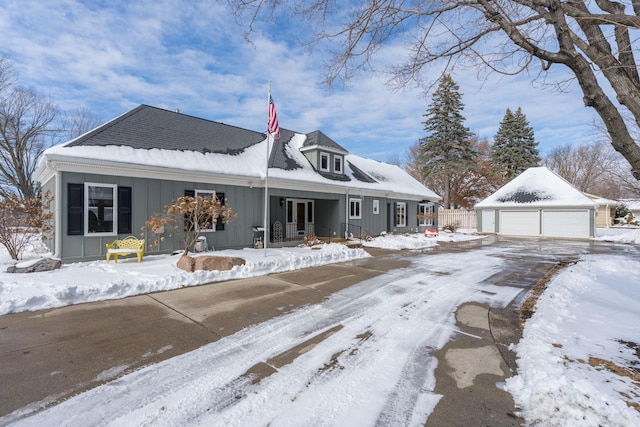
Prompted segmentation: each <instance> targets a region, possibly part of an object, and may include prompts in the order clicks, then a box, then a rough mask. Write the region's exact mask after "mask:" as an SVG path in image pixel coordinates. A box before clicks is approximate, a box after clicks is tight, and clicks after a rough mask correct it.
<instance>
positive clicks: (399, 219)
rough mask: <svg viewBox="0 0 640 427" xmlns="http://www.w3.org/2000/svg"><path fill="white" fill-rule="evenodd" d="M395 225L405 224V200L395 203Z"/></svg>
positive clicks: (401, 225)
mask: <svg viewBox="0 0 640 427" xmlns="http://www.w3.org/2000/svg"><path fill="white" fill-rule="evenodd" d="M396 226H398V227H406V226H407V204H406V203H405V202H398V203H396Z"/></svg>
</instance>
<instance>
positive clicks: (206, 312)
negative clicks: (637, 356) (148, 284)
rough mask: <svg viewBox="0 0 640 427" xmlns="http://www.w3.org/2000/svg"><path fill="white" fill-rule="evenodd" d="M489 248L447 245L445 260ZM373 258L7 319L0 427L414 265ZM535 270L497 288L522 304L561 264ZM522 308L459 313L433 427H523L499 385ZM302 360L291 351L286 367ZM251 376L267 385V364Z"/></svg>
mask: <svg viewBox="0 0 640 427" xmlns="http://www.w3.org/2000/svg"><path fill="white" fill-rule="evenodd" d="M481 244H483V243H475V244H474V243H471V244H467V245H457V246H456V245H455V244H452V245H446V244H445V245H442V247H440V248H439V249H438V251H439V252H442V251H447V250H451V251H464V250H470V249H472V248H473V246H474V245H481ZM370 252H371V253H372V255H374V257H373V258H368V259H363V260H358V261H350V262H347V263H341V264H332V265H326V266H322V267H314V268H309V269H304V270H298V271H292V272H287V273H278V274H272V275H269V276H265V277H257V278H252V279H242V280H236V281H234V282H233V283H232V286H231V285H230V284H229V283H215V284H210V285H203V286H197V287H188V288H183V289H179V290H175V291H169V292H161V293H154V294H148V295H141V296H136V297H131V298H126V299H122V300H115V301H104V302H98V303H88V304H81V305H76V306H69V307H64V308H59V309H53V310H45V311H40V312H25V313H17V314H11V315H6V316H0V384H1V385H2V386H0V425H3V424H8V423H10V422H11V421H12V420H15V419H17V418H19V417H20V414H18V413H13V412H14V411H16V410H19V409H21V408H24V409H25V412H27V413H30V412H33V411H37V410H38V409H40V408H44V407H47V406H48V405H53V404H56V403H58V402H60V401H61V400H64V399H66V398H68V397H70V396H73V395H76V394H78V393H80V392H82V391H83V390H87V389H90V388H93V387H96V386H98V385H100V384H102V383H105V382H107V381H109V380H112V379H114V378H117V377H118V376H120V375H123V374H125V373H127V372H131V371H134V370H137V369H139V368H141V367H143V366H146V365H149V364H152V363H155V362H158V361H161V360H164V359H168V358H171V357H174V356H176V355H179V354H183V353H186V352H188V351H191V350H194V349H196V348H199V347H201V346H203V345H205V344H207V343H210V342H213V341H216V340H218V339H220V338H221V337H224V336H228V335H232V334H233V333H235V332H237V331H239V330H240V329H242V328H244V327H247V326H250V325H253V324H257V323H259V322H263V321H265V320H268V319H271V318H273V317H275V316H278V315H281V314H283V313H286V312H289V311H291V310H294V309H296V308H299V307H301V306H304V305H307V304H315V303H318V302H320V301H322V300H323V299H324V298H326V297H327V296H329V295H331V294H332V293H334V292H337V291H339V290H341V289H344V288H346V287H349V286H351V285H353V284H356V283H359V282H361V281H364V280H367V279H369V278H372V277H375V276H378V275H380V274H383V273H385V272H387V271H389V270H392V269H397V268H402V267H405V266H408V265H409V264H410V259H409V257H410V256H411V253H410V252H398V251H385V250H370ZM514 262H517V263H520V264H522V262H521V261H520V260H516V259H514ZM528 262H529V264H527V265H526V266H523V265H521V266H520V268H517V269H510V270H512V272H511V273H509V274H503V273H501V274H500V275H497V276H496V277H494V278H492V279H491V280H492V283H495V284H497V285H500V284H502V285H506V286H514V285H515V286H518V287H521V288H522V289H523V292H522V294H521V295H524V294H525V293H526V290H527V289H528V288H530V287H531V286H533V285H534V284H535V282H536V281H537V280H538V279H540V278H541V277H542V276H544V274H545V273H546V272H547V271H548V270H549V269H550V268H551V267H552V266H553V265H554V262H553V261H550V260H549V259H545V258H542V257H537V258H535V259H534V260H532V261H528ZM513 275H517V277H515V276H513ZM520 303H521V301H514V302H513V303H512V304H513V305H512V306H511V307H507V308H505V309H503V310H494V309H491V310H490V309H489V307H487V306H483V305H481V304H476V303H473V304H466V305H463V306H461V307H459V309H458V312H457V315H456V317H457V321H458V327H459V329H460V331H461V333H460V334H458V336H457V338H456V339H454V340H453V341H451V342H449V343H448V344H447V345H446V346H445V347H443V348H442V349H440V350H439V351H438V352H436V356H437V357H438V359H439V361H440V362H439V365H438V368H437V370H436V389H435V392H436V393H438V394H441V395H442V396H443V397H442V399H441V400H440V402H439V404H438V405H437V407H436V409H435V411H434V413H433V414H432V415H431V416H430V417H429V420H428V423H427V425H433V426H439V425H451V426H453V425H461V426H462V425H465V426H470V425H520V424H521V422H522V420H520V419H518V418H517V417H516V416H515V415H514V412H515V409H514V407H513V401H512V400H511V396H510V395H509V394H508V393H506V392H504V391H502V390H501V389H500V388H499V387H496V384H500V383H501V382H503V381H504V380H505V378H507V377H509V376H511V375H512V374H513V372H514V369H515V363H514V360H513V359H514V358H513V355H512V354H510V352H509V351H508V349H507V346H508V344H509V343H510V342H516V341H517V340H518V339H519V330H518V329H517V322H515V321H514V319H515V318H514V313H515V310H516V308H517V306H518V305H519V304H520ZM318 339H322V337H320V338H318ZM297 354H298V353H297V352H296V349H291V351H290V352H287V354H286V355H283V357H285V358H295V357H297ZM282 363H286V361H283V362H282ZM253 373H255V374H258V378H260V376H266V375H269V372H260V368H259V366H258V367H257V368H256V372H253ZM258 381H259V379H258ZM12 413H13V414H12ZM7 414H12V415H9V416H6V415H7ZM3 416H4V417H3Z"/></svg>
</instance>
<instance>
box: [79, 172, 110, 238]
mask: <svg viewBox="0 0 640 427" xmlns="http://www.w3.org/2000/svg"><path fill="white" fill-rule="evenodd" d="M117 188H118V186H117V185H114V184H90V183H85V185H84V200H85V206H84V215H85V218H84V224H85V229H84V234H85V235H94V236H98V235H114V234H117V233H116V230H117V215H114V212H117V209H118V202H117V197H116V192H117Z"/></svg>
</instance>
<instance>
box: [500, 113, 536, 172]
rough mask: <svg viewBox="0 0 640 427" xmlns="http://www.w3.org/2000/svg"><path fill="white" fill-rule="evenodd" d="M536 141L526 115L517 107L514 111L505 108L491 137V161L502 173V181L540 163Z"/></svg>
mask: <svg viewBox="0 0 640 427" xmlns="http://www.w3.org/2000/svg"><path fill="white" fill-rule="evenodd" d="M540 160H541V159H540V153H539V151H538V143H537V142H536V140H535V138H534V136H533V128H532V127H531V126H529V122H528V121H527V117H526V116H525V115H524V113H523V112H522V109H521V108H520V107H518V110H517V111H516V112H515V114H514V113H512V112H511V110H509V109H508V108H507V111H506V113H505V115H504V118H503V119H502V121H501V122H500V128H499V129H498V133H496V135H495V136H494V137H493V149H492V152H491V162H492V163H493V166H494V167H495V168H496V170H497V172H498V173H499V174H500V175H502V177H503V183H504V182H507V181H510V180H511V179H513V178H515V177H516V176H518V175H520V174H521V173H522V172H524V171H525V170H527V169H528V168H530V167H534V166H538V165H539V164H540Z"/></svg>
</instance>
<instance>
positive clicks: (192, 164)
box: [36, 134, 441, 201]
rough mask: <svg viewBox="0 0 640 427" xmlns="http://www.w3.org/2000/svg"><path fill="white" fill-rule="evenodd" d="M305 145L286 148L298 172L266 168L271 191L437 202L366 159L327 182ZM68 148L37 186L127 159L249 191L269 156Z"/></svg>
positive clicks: (298, 138)
mask: <svg viewBox="0 0 640 427" xmlns="http://www.w3.org/2000/svg"><path fill="white" fill-rule="evenodd" d="M305 139H306V135H304V134H295V136H294V137H293V138H292V139H291V141H288V142H287V143H286V147H285V149H286V152H287V155H288V156H289V158H291V159H293V160H295V162H296V163H297V164H298V165H300V166H302V167H301V168H297V169H292V170H285V169H279V168H273V167H270V168H269V179H270V183H269V185H270V186H272V187H277V186H280V187H283V186H284V187H283V188H289V187H287V186H290V185H291V184H290V181H291V180H294V181H295V182H297V183H301V182H306V183H313V184H314V185H318V184H323V185H330V186H333V187H339V188H342V189H345V188H348V189H350V191H352V192H353V194H359V193H358V192H362V191H367V190H370V191H376V192H381V193H377V194H382V193H388V194H396V195H401V194H402V195H409V196H414V197H415V196H419V197H420V198H425V199H428V200H433V201H437V200H439V199H441V197H440V196H438V195H437V194H436V193H434V192H433V191H431V190H430V189H428V188H427V187H425V186H424V185H422V184H421V183H420V182H419V181H417V180H416V179H415V178H413V177H412V176H411V175H409V174H408V173H406V172H405V171H404V170H402V169H401V168H399V167H398V166H395V165H390V164H387V163H382V162H379V161H376V160H371V159H367V158H364V157H360V156H357V155H355V154H347V155H346V156H345V157H344V160H345V173H346V174H347V176H348V177H349V178H350V180H347V181H338V180H332V179H329V178H326V177H324V176H322V175H320V174H319V173H318V172H317V171H315V170H314V168H313V167H312V166H311V164H310V163H309V160H307V158H306V157H304V155H303V154H302V153H301V152H300V148H301V147H302V145H303V144H304V141H305ZM72 142H73V141H69V142H67V143H65V144H60V145H57V146H54V147H51V148H49V149H47V150H45V152H44V154H43V156H42V158H41V160H40V163H39V165H38V171H37V172H36V176H37V178H38V179H39V180H43V179H44V177H45V175H46V172H45V171H46V170H47V169H48V168H51V167H52V165H51V162H65V161H72V162H83V163H87V164H92V163H101V162H104V161H111V162H118V161H119V159H127V162H126V163H127V165H128V166H127V167H130V168H133V169H140V168H161V169H162V172H163V174H165V175H168V174H171V173H172V171H173V173H176V172H177V171H178V170H186V171H188V172H191V173H194V174H199V173H205V174H207V176H208V178H209V179H211V171H215V173H216V175H219V176H222V177H225V178H226V179H232V178H236V179H242V180H244V181H245V182H247V181H249V182H251V183H252V185H261V184H260V182H261V181H263V180H264V179H265V161H264V158H265V152H266V150H267V143H268V141H267V139H264V140H263V141H261V142H259V143H256V144H254V145H251V146H249V147H247V148H245V149H244V150H243V151H242V152H241V153H239V154H223V153H201V152H196V151H188V150H167V149H157V148H154V149H136V148H133V147H128V146H120V145H110V146H82V145H79V146H69V144H70V143H72ZM349 162H350V163H352V164H354V165H355V166H356V167H357V168H359V169H361V170H362V171H363V172H365V173H367V174H369V175H370V176H371V177H373V178H374V179H375V180H376V182H362V181H360V180H358V179H356V178H355V177H354V176H353V172H352V171H351V168H350V167H349V166H348V163H349ZM120 167H122V165H120ZM51 171H52V169H51ZM177 173H179V174H180V176H182V175H183V174H184V172H177ZM278 180H284V181H285V182H286V183H285V184H282V183H279V182H278ZM341 191H344V190H341ZM350 194H351V193H350Z"/></svg>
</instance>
